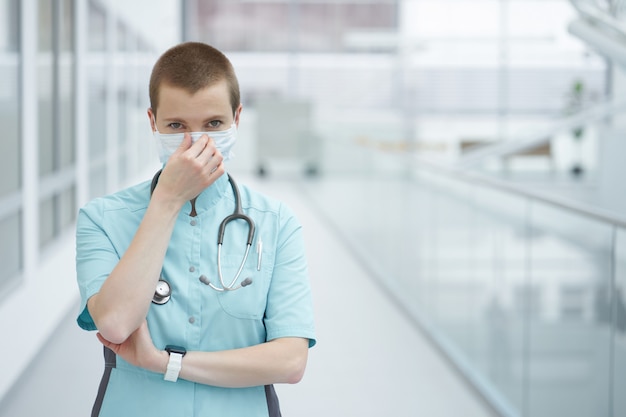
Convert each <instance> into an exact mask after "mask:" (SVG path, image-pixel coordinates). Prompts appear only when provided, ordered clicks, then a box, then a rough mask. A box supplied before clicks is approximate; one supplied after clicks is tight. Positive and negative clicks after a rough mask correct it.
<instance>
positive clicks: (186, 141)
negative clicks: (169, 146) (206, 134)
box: [174, 132, 192, 154]
mask: <svg viewBox="0 0 626 417" xmlns="http://www.w3.org/2000/svg"><path fill="white" fill-rule="evenodd" d="M191 145H192V143H191V135H190V134H189V132H185V134H184V136H183V141H182V142H181V143H180V146H179V147H178V149H176V152H174V154H181V153H183V152H186V151H187V150H188V149H189V148H190V147H191Z"/></svg>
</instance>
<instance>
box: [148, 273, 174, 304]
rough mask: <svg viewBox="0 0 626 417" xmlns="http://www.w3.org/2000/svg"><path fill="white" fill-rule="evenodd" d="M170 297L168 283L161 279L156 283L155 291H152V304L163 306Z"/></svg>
mask: <svg viewBox="0 0 626 417" xmlns="http://www.w3.org/2000/svg"><path fill="white" fill-rule="evenodd" d="M171 296H172V288H171V287H170V284H169V282H167V281H166V280H164V279H163V278H161V279H160V280H159V282H157V286H156V290H155V291H154V297H152V302H153V303H154V304H158V305H163V304H165V303H167V302H168V301H169V300H170V298H171Z"/></svg>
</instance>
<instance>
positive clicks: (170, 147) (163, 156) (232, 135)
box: [153, 122, 237, 164]
mask: <svg viewBox="0 0 626 417" xmlns="http://www.w3.org/2000/svg"><path fill="white" fill-rule="evenodd" d="M153 134H154V139H155V142H156V146H157V151H158V152H159V159H160V160H161V163H162V164H165V163H166V162H167V160H168V159H170V156H172V154H173V153H174V152H176V149H178V147H179V146H180V144H181V143H182V142H183V138H184V137H185V134H184V133H161V132H159V131H158V130H155V131H154V133H153ZM190 135H191V142H192V143H195V142H196V141H197V140H198V139H200V136H202V135H208V136H209V137H210V138H212V139H213V140H214V141H215V146H217V149H218V150H219V151H220V153H221V154H222V156H223V157H224V161H228V160H229V159H232V158H233V157H234V156H235V154H234V152H233V151H232V148H233V146H235V142H236V141H237V125H236V124H235V123H234V122H233V124H232V125H230V129H227V130H217V131H214V132H191V133H190Z"/></svg>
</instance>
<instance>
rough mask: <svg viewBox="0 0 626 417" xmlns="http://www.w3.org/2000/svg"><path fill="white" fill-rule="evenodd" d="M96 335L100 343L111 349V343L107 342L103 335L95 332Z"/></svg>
mask: <svg viewBox="0 0 626 417" xmlns="http://www.w3.org/2000/svg"><path fill="white" fill-rule="evenodd" d="M96 337H97V338H98V340H99V341H100V343H102V344H103V345H104V346H106V347H108V348H109V349H112V346H113V343H111V342H109V341H108V340H106V339H105V338H104V337H102V335H101V334H100V333H96Z"/></svg>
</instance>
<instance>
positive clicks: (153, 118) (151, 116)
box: [148, 107, 158, 132]
mask: <svg viewBox="0 0 626 417" xmlns="http://www.w3.org/2000/svg"><path fill="white" fill-rule="evenodd" d="M148 119H149V120H150V128H151V129H152V132H156V131H157V130H158V129H157V127H156V115H155V114H154V112H153V111H152V107H148Z"/></svg>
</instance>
